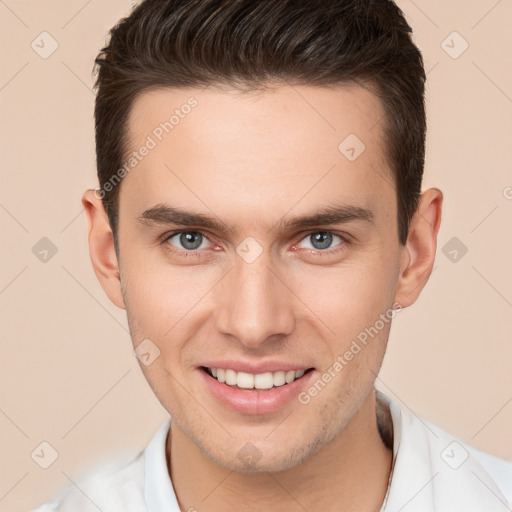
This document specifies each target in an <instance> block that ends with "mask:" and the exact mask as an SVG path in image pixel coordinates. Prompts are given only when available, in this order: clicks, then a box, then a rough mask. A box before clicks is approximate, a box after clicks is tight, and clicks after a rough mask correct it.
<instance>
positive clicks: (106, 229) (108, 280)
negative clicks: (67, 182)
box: [82, 189, 125, 309]
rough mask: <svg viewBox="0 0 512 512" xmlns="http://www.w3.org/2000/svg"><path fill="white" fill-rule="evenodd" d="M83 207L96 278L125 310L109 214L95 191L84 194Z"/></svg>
mask: <svg viewBox="0 0 512 512" xmlns="http://www.w3.org/2000/svg"><path fill="white" fill-rule="evenodd" d="M82 205H83V207H84V210H85V214H86V218H87V231H88V235H87V236H88V240H89V255H90V257H91V262H92V266H93V268H94V272H95V274H96V277H97V278H98V280H99V281H100V284H101V286H102V288H103V289H104V290H105V293H106V294H107V296H108V297H109V299H110V300H111V301H112V302H113V303H114V304H115V305H116V306H118V307H120V308H121V309H125V305H124V299H123V293H122V288H121V279H120V275H119V262H118V260H117V255H116V252H115V246H114V237H113V234H112V230H111V228H110V224H109V222H108V215H107V212H106V211H105V209H104V207H103V203H102V201H101V199H100V198H99V197H98V196H97V195H96V193H95V190H93V189H89V190H86V191H85V192H84V195H83V196H82Z"/></svg>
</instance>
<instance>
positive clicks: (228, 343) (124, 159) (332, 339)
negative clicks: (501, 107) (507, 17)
mask: <svg viewBox="0 0 512 512" xmlns="http://www.w3.org/2000/svg"><path fill="white" fill-rule="evenodd" d="M97 64H98V67H99V73H98V80H97V88H98V94H97V99H96V110H95V115H96V146H97V164H98V177H99V181H100V187H99V189H96V190H88V191H86V192H85V194H84V196H83V205H84V208H85V210H86V213H87V220H88V232H89V244H90V255H91V260H92V263H93V266H94V270H95V272H96V275H97V277H98V279H99V280H100V282H101V284H102V287H103V288H104V290H105V292H106V293H107V295H108V296H109V298H110V299H111V300H112V301H113V302H114V304H116V305H117V306H119V307H120V308H124V309H126V312H127V317H128V322H129V327H130V333H131V337H132V340H133V345H134V349H135V353H136V354H137V356H138V358H139V360H140V362H141V369H142V371H143V373H144V375H145V377H146V378H147V380H148V382H149V384H150V386H151V388H152V389H153V391H154V392H155V394H156V396H157V397H158V399H159V400H160V402H161V403H162V405H163V407H164V408H165V409H166V410H167V411H168V412H169V414H170V420H169V421H168V422H166V423H165V424H164V425H162V427H161V428H160V429H159V430H158V432H157V433H156V434H155V437H154V438H153V440H152V441H151V443H150V444H149V445H148V447H147V448H146V450H145V451H144V452H143V453H140V454H138V455H137V457H135V458H134V459H133V460H131V461H128V462H126V461H125V462H123V463H122V464H121V463H119V464H117V465H116V464H113V466H112V467H110V468H108V469H107V468H103V469H102V470H101V471H98V472H96V473H94V474H91V475H90V477H89V478H88V479H84V482H83V483H82V484H81V485H80V486H79V488H76V487H74V488H70V489H68V490H66V492H64V493H63V494H62V495H61V496H60V497H59V498H58V499H57V500H56V501H54V502H53V503H52V504H46V505H43V506H41V507H40V508H39V509H38V510H39V511H40V512H42V511H49V510H56V511H57V510H58V511H60V512H64V511H78V510H98V509H99V510H102V511H103V512H107V511H121V510H122V511H126V512H129V511H143V510H149V511H152V512H164V511H173V512H177V511H179V510H181V511H196V510H197V511H200V512H202V511H223V512H225V511H240V510H244V511H246V510H247V511H265V512H269V511H270V512H273V511H279V512H281V511H291V512H294V511H311V512H312V511H319V510H321V511H333V512H334V511H342V510H343V511H359V512H362V511H368V512H370V511H371V512H373V511H375V512H377V511H383V510H386V511H390V512H391V511H393V512H394V511H399V510H400V511H406V512H407V511H450V512H454V511H459V510H460V511H465V512H467V511H486V512H487V511H505V510H510V507H511V502H512V484H511V482H512V463H511V462H509V461H505V460H502V459H499V458H497V457H494V456H491V455H489V454H485V453H483V452H480V451H478V450H476V449H474V448H472V447H470V446H468V445H466V444H465V443H463V442H462V441H459V440H456V439H455V438H453V436H451V435H450V434H448V433H447V432H445V431H443V430H442V429H440V428H438V427H436V426H434V425H432V424H431V423H429V422H427V421H425V420H423V419H421V418H419V417H417V416H416V415H414V413H412V412H411V411H409V410H406V409H400V408H399V406H398V405H397V404H396V403H394V402H393V401H392V400H391V399H389V398H388V397H386V396H384V395H383V394H381V393H379V392H376V390H375V387H374V383H375V379H376V377H377V374H378V372H379V369H380V366H381V363H382V360H383V357H384V354H385V350H386V344H387V340H388V337H389V332H390V327H391V320H392V319H393V318H395V317H396V315H398V314H399V312H400V310H401V309H402V308H405V307H408V306H410V305H412V304H413V303H414V302H415V301H416V299H417V297H418V296H419V294H420V292H421V290H422V289H423V287H424V286H425V284H426V282H427V280H428V277H429V275H430V273H431V271H432V267H433V264H434V258H435V253H436V240H437V233H438V230H439V225H440V220H441V206H442V200H443V196H442V193H441V191H440V190H438V189H437V188H431V189H428V190H426V191H423V193H422V192H421V182H422V174H423V163H424V150H425V148H424V145H425V111H424V83H425V73H424V68H423V61H422V57H421V54H420V52H419V51H418V49H417V48H416V46H415V45H414V44H413V42H412V40H411V34H410V27H409V26H408V24H407V23H406V21H405V19H404V17H403V14H402V13H401V11H400V10H399V9H398V8H397V6H396V5H395V4H394V3H393V2H391V1H384V0H382V1H379V2H370V1H363V0H322V1H320V0H318V1H317V0H308V1H300V0H280V1H279V2H276V1H272V0H167V1H164V0H146V1H144V2H142V3H141V4H140V5H139V6H138V7H137V8H136V9H135V10H134V11H133V13H132V14H131V15H130V16H129V17H128V18H126V19H124V20H122V21H121V23H120V24H118V25H117V26H116V27H115V28H114V29H113V30H112V32H111V37H110V41H109V44H108V45H107V46H106V47H105V48H104V49H103V50H102V52H101V54H100V55H99V57H98V59H97Z"/></svg>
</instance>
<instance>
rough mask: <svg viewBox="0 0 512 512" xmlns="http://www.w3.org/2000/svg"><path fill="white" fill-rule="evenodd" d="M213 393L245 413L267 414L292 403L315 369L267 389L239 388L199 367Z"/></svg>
mask: <svg viewBox="0 0 512 512" xmlns="http://www.w3.org/2000/svg"><path fill="white" fill-rule="evenodd" d="M198 371H199V373H201V374H202V376H203V379H204V382H205V384H206V386H207V388H208V390H209V391H210V392H211V394H212V395H213V396H214V397H215V398H216V399H217V400H218V401H219V402H221V403H222V404H223V405H225V406H226V407H228V408H229V409H232V410H234V411H237V412H241V413H244V414H253V415H257V414H267V413H270V412H275V411H277V410H279V409H281V408H282V407H284V406H285V405H286V404H288V403H290V402H291V401H292V400H293V399H294V398H296V397H297V395H298V394H299V393H300V392H301V390H302V389H304V388H305V387H306V385H307V384H308V382H309V380H310V379H311V376H312V375H313V373H314V372H315V370H311V371H309V372H307V373H305V374H304V375H303V376H302V377H300V378H299V379H296V380H294V381H293V382H291V383H290V384H284V385H282V386H278V387H273V388H271V389H267V390H257V389H239V388H235V387H231V386H228V385H227V384H224V383H222V382H219V381H218V380H217V379H215V378H214V377H212V376H211V375H209V374H208V373H207V372H206V371H204V370H203V369H201V368H198Z"/></svg>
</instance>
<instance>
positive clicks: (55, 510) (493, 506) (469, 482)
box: [32, 392, 512, 512]
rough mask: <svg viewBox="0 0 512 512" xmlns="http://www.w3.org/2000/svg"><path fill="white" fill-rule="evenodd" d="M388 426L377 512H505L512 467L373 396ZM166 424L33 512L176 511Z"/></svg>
mask: <svg viewBox="0 0 512 512" xmlns="http://www.w3.org/2000/svg"><path fill="white" fill-rule="evenodd" d="M378 393H379V396H380V397H381V398H382V399H384V400H385V401H386V402H387V403H388V405H389V409H390V412H391V417H392V420H393V466H392V471H391V477H390V484H389V487H388V491H387V494H386V498H385V500H384V503H383V505H382V508H381V512H510V511H512V461H509V460H505V459H500V458H498V457H495V456H493V455H490V454H487V453H484V452H482V451H479V450H477V449H475V448H473V447H471V446H469V445H467V444H466V443H464V442H463V441H461V440H458V439H456V438H454V437H453V436H452V435H450V434H449V433H448V432H446V431H444V430H443V429H441V428H439V427H437V426H435V425H434V424H432V423H430V422H428V421H426V420H424V419H423V418H420V417H419V416H417V415H415V414H414V413H412V412H411V411H409V410H408V409H405V408H404V409H401V408H400V407H399V406H398V404H396V403H395V402H393V401H392V400H391V399H390V398H389V397H387V396H385V395H383V394H382V393H380V392H378ZM170 423H171V420H170V419H168V420H167V421H166V422H165V423H164V424H163V425H162V426H161V427H160V428H159V429H158V431H157V432H156V433H155V435H154V436H153V438H152V440H151V441H150V443H149V444H148V446H147V447H146V449H145V450H144V451H143V452H140V453H139V454H138V455H137V456H135V457H132V458H131V459H130V460H126V459H124V460H121V459H116V460H114V461H111V462H109V463H108V464H103V465H102V466H101V467H100V466H95V467H96V470H95V471H94V472H93V473H92V472H91V473H88V476H87V478H84V479H83V480H80V481H78V482H76V483H77V485H78V487H76V486H75V485H71V486H70V487H68V488H67V489H66V490H65V491H64V492H63V493H61V494H60V495H59V497H57V498H56V499H55V500H54V501H52V502H51V503H45V504H43V505H41V506H40V507H38V508H37V509H35V510H33V511H32V512H93V511H94V512H98V510H101V511H102V512H180V509H179V507H178V502H177V499H176V495H175V493H174V489H173V486H172V482H171V479H170V477H169V473H168V471H167V463H166V459H165V444H166V439H167V433H168V431H169V427H170Z"/></svg>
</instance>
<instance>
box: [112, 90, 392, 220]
mask: <svg viewBox="0 0 512 512" xmlns="http://www.w3.org/2000/svg"><path fill="white" fill-rule="evenodd" d="M383 116H384V111H383V108H382V105H381V103H380V100H379V99H378V98H377V97H376V96H375V95H374V94H372V93H371V92H369V91H368V90H366V89H364V88H362V87H360V86H356V85H344V86H338V87H336V88H327V87H313V86H304V85H301V86H291V85H283V86H280V87H277V88H274V89H271V90H263V91H261V90H260V91H257V92H254V91H253V92H243V93H242V92H240V91H236V90H233V89H226V88H220V87H213V86H210V87H208V88H206V89H197V88H189V89H184V88H179V89H178V88H164V89H160V90H154V91H150V92H145V93H142V94H141V95H140V96H139V97H138V98H137V100H136V101H135V102H134V104H133V106H132V109H131V112H130V115H129V119H128V125H127V126H128V135H127V147H128V152H127V155H126V158H125V160H127V159H128V158H130V154H132V153H133V152H136V153H139V157H138V161H137V162H136V166H135V167H134V169H133V171H130V172H129V173H128V174H127V175H126V177H125V178H124V180H125V181H126V186H125V184H123V188H124V189H127V190H128V189H131V191H132V192H134V191H137V194H136V197H132V195H133V194H131V195H130V196H131V197H130V202H131V204H132V206H133V207H134V208H135V207H137V208H138V210H139V211H141V210H142V209H144V208H147V207H149V206H152V205H153V204H157V203H162V204H164V203H169V202H173V203H174V205H176V206H180V207H185V206H187V205H188V204H190V203H194V207H197V208H195V209H196V210H199V211H206V210H207V209H210V210H213V211H215V212H220V211H222V210H223V208H224V207H227V206H229V205H231V206H233V207H235V206H236V205H237V204H238V205H240V206H242V205H245V209H246V210H250V209H251V208H253V213H257V212H259V211H260V210H261V207H262V206H263V205H265V206H266V211H265V214H270V211H269V209H268V206H269V205H272V206H273V208H275V211H276V214H277V212H280V213H281V214H282V213H285V211H287V210H290V209H291V208H295V206H294V205H297V206H296V208H299V207H300V208H302V209H304V210H308V211H309V210H311V207H313V206H315V205H319V204H321V203H322V202H327V203H328V202H334V201H336V202H339V201H340V200H341V201H343V200H346V201H347V202H351V203H354V202H355V203H358V204H360V205H361V206H365V207H369V208H372V209H373V210H375V209H379V208H380V209H385V208H388V209H389V208H390V207H391V206H393V205H392V204H391V203H392V201H393V200H394V195H395V192H394V179H393V178H392V175H391V171H390V170H389V169H388V167H387V163H386V159H385V148H384V144H383V134H382V123H381V120H382V119H383ZM145 145H146V146H148V147H151V149H150V150H149V151H144V153H145V154H146V156H144V157H143V158H140V152H141V151H140V149H141V148H142V147H143V146H145ZM120 196H121V199H120V202H122V201H123V194H121V195H120ZM177 203H179V204H177ZM205 207H206V208H205ZM258 209H260V210H258ZM283 210H284V211H283ZM376 213H378V212H376ZM253 220H254V219H253ZM269 221H270V218H269Z"/></svg>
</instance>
